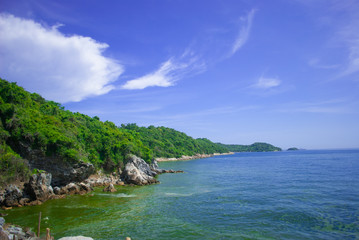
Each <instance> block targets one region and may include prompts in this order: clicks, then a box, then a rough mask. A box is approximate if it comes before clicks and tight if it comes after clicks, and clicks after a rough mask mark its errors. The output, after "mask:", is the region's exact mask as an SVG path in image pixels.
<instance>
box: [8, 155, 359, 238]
mask: <svg viewBox="0 0 359 240" xmlns="http://www.w3.org/2000/svg"><path fill="white" fill-rule="evenodd" d="M160 167H161V168H163V169H173V170H183V171H184V173H176V174H169V173H167V174H162V175H160V176H159V177H158V180H159V181H160V182H161V183H160V184H155V185H150V186H134V187H133V186H132V187H131V186H118V187H117V189H118V191H117V192H115V193H104V192H102V188H97V189H96V190H95V191H94V192H92V193H90V194H87V195H83V196H80V195H75V196H68V197H67V198H66V199H58V200H50V201H48V202H46V203H44V204H43V205H40V206H32V207H22V208H15V209H12V210H8V211H6V213H7V214H8V215H7V216H6V217H5V219H6V221H7V222H11V223H14V224H18V225H21V226H29V227H30V228H31V229H32V230H33V231H35V232H36V229H37V224H38V223H37V222H38V216H39V212H41V213H42V221H41V231H42V234H44V233H45V231H46V230H45V229H46V228H50V229H51V234H52V235H53V236H54V237H55V239H58V238H60V237H63V236H78V235H82V236H87V237H92V238H93V239H125V237H130V238H131V239H132V240H135V239H156V240H159V239H359V150H358V149H357V150H355V149H354V150H299V151H283V152H263V153H235V154H233V155H225V156H224V155H223V156H215V157H211V158H204V159H197V160H191V161H174V162H161V163H160Z"/></svg>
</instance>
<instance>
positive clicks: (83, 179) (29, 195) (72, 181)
mask: <svg viewBox="0 0 359 240" xmlns="http://www.w3.org/2000/svg"><path fill="white" fill-rule="evenodd" d="M45 160H46V161H45ZM45 160H44V159H42V158H35V157H32V158H31V159H30V161H29V162H30V164H32V167H35V166H36V167H39V168H40V169H46V170H47V171H48V172H41V173H37V174H33V175H32V176H31V177H30V180H29V181H28V182H26V183H24V184H20V185H17V186H16V185H9V186H7V187H6V188H5V189H4V190H2V191H0V206H3V207H4V208H6V207H17V206H28V205H37V204H41V203H43V202H45V201H47V200H48V199H53V198H62V197H65V195H69V194H85V193H88V192H90V191H92V190H93V187H95V186H110V187H111V186H112V187H111V189H112V190H113V189H114V188H113V185H123V184H124V183H126V184H130V185H148V184H154V183H158V181H157V179H156V178H155V177H156V176H157V175H158V174H161V173H177V172H182V171H174V170H163V169H160V168H159V167H158V164H157V161H156V160H153V162H152V164H150V165H149V164H148V163H146V162H145V161H144V160H143V159H141V158H139V157H137V156H135V155H128V156H127V161H126V165H125V167H124V170H123V171H122V172H117V173H116V172H115V173H112V174H111V175H104V174H93V173H94V172H95V169H94V167H93V165H92V164H88V163H75V164H72V165H71V164H70V163H67V162H64V161H59V160H58V159H56V158H54V159H51V158H50V159H45ZM91 174H92V175H91ZM90 175H91V176H90ZM54 176H55V177H54ZM111 189H110V190H111ZM107 190H108V189H107ZM112 190H111V191H112Z"/></svg>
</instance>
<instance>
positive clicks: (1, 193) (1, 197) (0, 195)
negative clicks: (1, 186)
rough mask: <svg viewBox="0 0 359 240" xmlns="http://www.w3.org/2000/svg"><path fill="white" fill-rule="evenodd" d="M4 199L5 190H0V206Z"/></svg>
mask: <svg viewBox="0 0 359 240" xmlns="http://www.w3.org/2000/svg"><path fill="white" fill-rule="evenodd" d="M4 200H5V192H4V191H3V190H1V191H0V206H1V205H2V203H3V201H4Z"/></svg>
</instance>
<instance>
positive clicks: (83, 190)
mask: <svg viewBox="0 0 359 240" xmlns="http://www.w3.org/2000/svg"><path fill="white" fill-rule="evenodd" d="M78 186H79V188H80V192H79V193H80V194H85V193H88V192H91V191H92V190H93V188H92V187H91V186H90V184H85V183H79V184H78Z"/></svg>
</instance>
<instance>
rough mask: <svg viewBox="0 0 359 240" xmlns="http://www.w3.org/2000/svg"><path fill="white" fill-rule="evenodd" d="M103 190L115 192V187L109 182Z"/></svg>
mask: <svg viewBox="0 0 359 240" xmlns="http://www.w3.org/2000/svg"><path fill="white" fill-rule="evenodd" d="M103 191H104V192H116V191H117V190H116V188H115V187H114V186H113V184H112V183H111V184H110V185H108V186H107V187H105V188H104V189H103Z"/></svg>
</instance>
